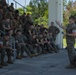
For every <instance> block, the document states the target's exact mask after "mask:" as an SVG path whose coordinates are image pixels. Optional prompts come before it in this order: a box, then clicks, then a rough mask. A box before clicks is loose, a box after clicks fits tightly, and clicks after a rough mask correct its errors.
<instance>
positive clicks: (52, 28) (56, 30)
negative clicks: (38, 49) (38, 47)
mask: <svg viewBox="0 0 76 75" xmlns="http://www.w3.org/2000/svg"><path fill="white" fill-rule="evenodd" d="M49 32H50V33H52V36H53V40H54V41H55V40H56V36H57V35H58V33H59V32H60V30H59V28H58V27H56V26H54V22H51V26H50V27H49Z"/></svg>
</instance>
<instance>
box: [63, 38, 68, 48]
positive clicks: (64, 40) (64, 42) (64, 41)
mask: <svg viewBox="0 0 76 75" xmlns="http://www.w3.org/2000/svg"><path fill="white" fill-rule="evenodd" d="M66 46H67V44H66V39H65V38H64V39H63V47H66Z"/></svg>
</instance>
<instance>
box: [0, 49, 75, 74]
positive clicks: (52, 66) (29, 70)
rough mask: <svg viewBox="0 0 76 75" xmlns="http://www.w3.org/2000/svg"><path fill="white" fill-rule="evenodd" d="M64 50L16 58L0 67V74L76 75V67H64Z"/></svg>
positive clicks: (66, 57)
mask: <svg viewBox="0 0 76 75" xmlns="http://www.w3.org/2000/svg"><path fill="white" fill-rule="evenodd" d="M68 63H69V61H68V56H67V52H66V50H61V51H60V52H59V53H57V54H56V53H54V54H43V55H40V56H38V57H34V58H25V59H22V60H16V61H15V63H14V64H13V65H9V66H8V67H4V68H3V69H0V75H76V69H66V68H65V66H66V65H68Z"/></svg>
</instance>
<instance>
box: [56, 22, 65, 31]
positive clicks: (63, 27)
mask: <svg viewBox="0 0 76 75" xmlns="http://www.w3.org/2000/svg"><path fill="white" fill-rule="evenodd" d="M56 24H57V25H58V26H59V27H60V28H62V29H64V30H66V27H65V26H64V25H62V24H61V23H60V22H59V21H56Z"/></svg>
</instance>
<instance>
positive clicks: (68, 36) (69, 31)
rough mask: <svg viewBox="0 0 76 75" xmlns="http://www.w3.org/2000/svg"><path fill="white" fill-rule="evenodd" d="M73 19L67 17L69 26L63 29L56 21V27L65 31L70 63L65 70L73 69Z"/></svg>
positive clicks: (74, 65)
mask: <svg viewBox="0 0 76 75" xmlns="http://www.w3.org/2000/svg"><path fill="white" fill-rule="evenodd" d="M75 20H76V19H75V17H74V16H70V17H69V24H68V25H67V26H66V27H64V26H63V25H62V24H60V22H58V21H56V23H57V25H59V26H60V27H61V28H62V29H64V30H66V33H64V34H65V35H66V43H67V52H68V57H69V61H70V65H68V66H67V67H66V68H75V67H76V64H75V49H74V45H75V37H76V24H75Z"/></svg>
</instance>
